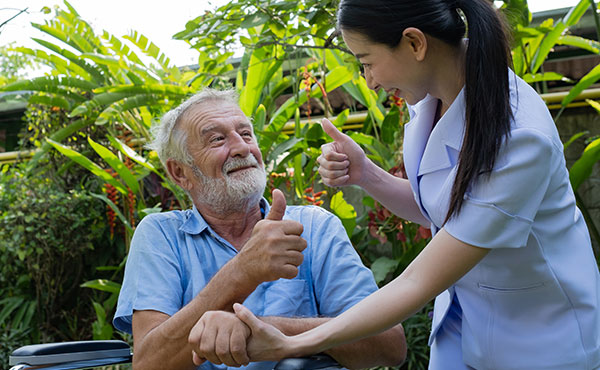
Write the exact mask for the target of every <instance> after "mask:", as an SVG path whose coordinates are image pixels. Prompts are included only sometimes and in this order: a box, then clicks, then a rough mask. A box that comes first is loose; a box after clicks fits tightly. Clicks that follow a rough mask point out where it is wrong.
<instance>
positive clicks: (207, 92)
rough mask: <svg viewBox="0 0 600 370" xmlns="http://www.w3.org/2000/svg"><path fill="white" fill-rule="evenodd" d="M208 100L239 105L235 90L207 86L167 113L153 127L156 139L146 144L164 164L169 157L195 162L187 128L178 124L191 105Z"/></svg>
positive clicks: (189, 163)
mask: <svg viewBox="0 0 600 370" xmlns="http://www.w3.org/2000/svg"><path fill="white" fill-rule="evenodd" d="M208 101H218V102H225V103H233V104H235V105H238V104H239V103H238V101H239V97H238V94H237V93H236V92H235V91H234V90H216V89H211V88H206V89H204V90H202V91H201V92H199V93H197V94H195V95H193V96H192V97H190V98H188V99H187V100H186V101H184V102H183V103H181V104H180V105H179V106H177V107H176V108H174V109H172V110H170V111H168V112H167V113H165V115H164V116H163V117H162V118H161V120H160V124H158V125H157V126H153V127H152V135H153V136H154V140H153V141H152V142H151V143H149V144H147V145H146V148H148V149H150V150H155V151H156V153H157V154H158V158H159V159H160V161H161V162H162V164H163V165H166V163H167V160H168V159H174V160H176V161H178V162H181V163H185V164H188V165H192V164H193V163H194V161H193V158H192V156H191V155H190V153H189V152H188V148H187V132H186V130H182V129H180V127H178V126H181V124H179V122H180V121H181V117H182V116H183V115H184V113H185V112H186V111H188V109H189V108H190V107H193V106H196V105H198V104H202V103H205V102H208Z"/></svg>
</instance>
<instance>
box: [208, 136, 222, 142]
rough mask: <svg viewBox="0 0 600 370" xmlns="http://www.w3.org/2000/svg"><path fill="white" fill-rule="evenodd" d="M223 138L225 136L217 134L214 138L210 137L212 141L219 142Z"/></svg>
mask: <svg viewBox="0 0 600 370" xmlns="http://www.w3.org/2000/svg"><path fill="white" fill-rule="evenodd" d="M221 140H225V137H224V136H215V137H213V138H212V139H210V142H211V143H214V142H217V141H221Z"/></svg>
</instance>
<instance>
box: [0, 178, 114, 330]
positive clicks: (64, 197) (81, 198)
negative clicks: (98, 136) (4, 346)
mask: <svg viewBox="0 0 600 370" xmlns="http://www.w3.org/2000/svg"><path fill="white" fill-rule="evenodd" d="M57 185H58V184H56V183H54V181H53V180H52V179H50V178H43V177H41V178H36V177H27V176H26V175H25V173H24V171H23V170H22V169H21V168H19V167H13V168H11V169H9V168H5V169H4V170H3V172H2V175H1V177H0V210H1V213H0V260H1V261H0V262H1V265H2V267H1V268H0V286H2V288H1V289H0V291H1V292H2V297H3V299H2V300H1V301H0V329H3V330H8V331H12V330H21V329H23V330H25V328H31V332H30V334H29V335H30V337H29V338H30V340H40V339H47V338H48V337H49V338H52V339H62V340H64V339H67V338H77V337H79V336H80V335H81V330H85V327H83V328H81V327H79V326H78V324H77V323H76V322H73V318H74V317H77V313H78V312H85V310H86V307H85V305H83V306H82V304H81V303H82V302H79V301H78V299H77V298H78V295H79V288H78V285H79V281H80V280H81V279H82V278H84V277H85V276H87V275H89V269H92V268H93V266H94V265H95V263H96V262H95V261H94V260H93V259H92V257H93V256H94V254H95V253H96V252H95V251H94V244H99V243H100V242H101V239H102V235H103V234H104V231H105V227H106V225H105V223H104V218H103V217H102V214H103V211H104V209H103V207H102V206H99V204H98V203H97V202H96V201H95V200H94V198H92V197H91V196H90V195H89V192H88V191H87V190H85V189H83V188H81V187H80V188H78V189H73V190H70V191H64V190H62V189H61V188H60V186H57ZM96 257H97V256H96ZM86 269H88V270H87V271H86ZM66 307H69V308H66Z"/></svg>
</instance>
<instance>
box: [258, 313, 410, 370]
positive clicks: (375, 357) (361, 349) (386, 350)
mask: <svg viewBox="0 0 600 370" xmlns="http://www.w3.org/2000/svg"><path fill="white" fill-rule="evenodd" d="M261 320H263V321H265V322H267V323H269V324H271V325H273V326H275V327H276V328H278V329H279V330H281V331H282V332H283V333H284V334H285V335H297V334H300V333H303V332H305V331H307V330H310V329H312V328H314V327H317V326H319V325H321V324H323V323H325V322H327V321H329V320H331V318H326V317H318V318H288V317H272V316H268V317H261ZM325 353H327V354H328V355H330V356H331V357H333V358H334V359H335V360H336V361H337V362H339V363H340V364H341V365H342V366H344V367H347V368H349V369H362V368H366V367H374V366H397V365H400V364H401V363H402V362H404V360H405V359H406V339H405V336H404V329H403V328H402V325H401V324H398V325H397V326H394V327H393V328H391V329H389V330H386V331H384V332H383V333H380V334H378V335H375V336H372V337H368V338H364V339H361V340H358V341H356V342H352V343H348V344H345V345H342V346H338V347H335V348H331V349H330V350H327V351H326V352H325Z"/></svg>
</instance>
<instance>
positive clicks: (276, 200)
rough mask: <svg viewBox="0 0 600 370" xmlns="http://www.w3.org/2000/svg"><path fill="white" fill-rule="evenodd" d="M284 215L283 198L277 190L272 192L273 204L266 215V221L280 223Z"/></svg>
mask: <svg viewBox="0 0 600 370" xmlns="http://www.w3.org/2000/svg"><path fill="white" fill-rule="evenodd" d="M284 214H285V196H284V195H283V193H282V192H281V190H279V189H275V190H273V203H272V204H271V210H269V214H268V215H267V220H273V221H281V220H282V219H283V215H284Z"/></svg>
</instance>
